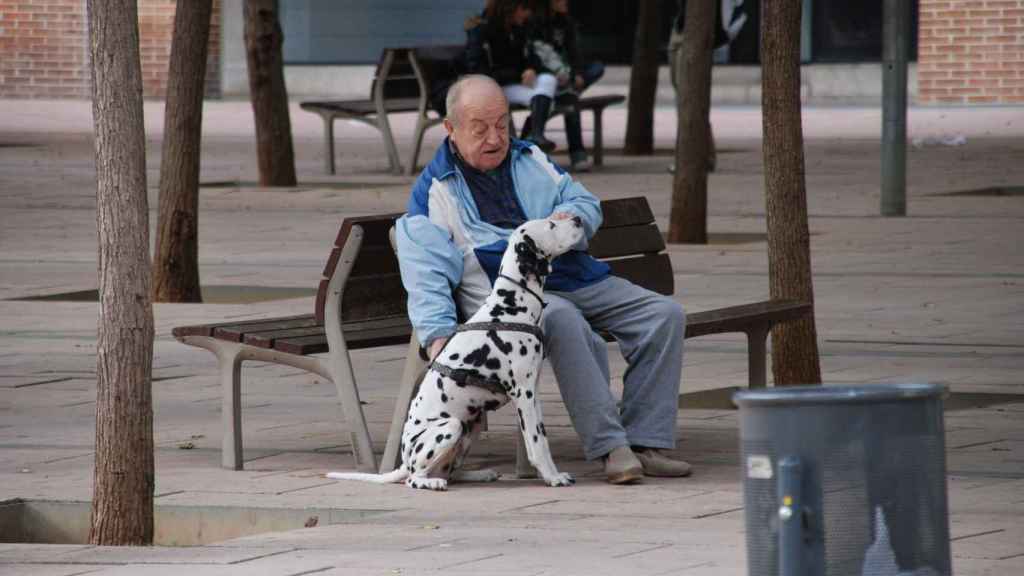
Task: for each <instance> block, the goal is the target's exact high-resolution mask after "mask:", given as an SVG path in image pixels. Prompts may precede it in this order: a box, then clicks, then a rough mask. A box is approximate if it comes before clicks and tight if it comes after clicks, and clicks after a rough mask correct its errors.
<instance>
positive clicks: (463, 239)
mask: <svg viewBox="0 0 1024 576" xmlns="http://www.w3.org/2000/svg"><path fill="white" fill-rule="evenodd" d="M447 110H448V116H447V118H446V119H445V120H444V126H445V129H446V130H447V131H448V137H447V138H446V139H445V141H444V143H443V144H442V145H441V147H440V148H439V149H438V151H437V153H436V154H435V155H434V159H433V160H432V161H431V162H430V165H429V166H427V167H426V168H425V169H424V170H423V173H422V174H420V177H419V179H417V181H416V184H415V185H414V186H413V190H412V197H411V198H410V200H409V205H408V212H407V214H406V215H405V216H403V217H402V218H401V219H399V221H398V223H397V227H396V228H397V240H398V253H399V263H400V266H401V271H402V281H403V283H404V284H405V287H406V290H407V291H408V292H409V317H410V319H411V321H412V324H413V326H414V327H415V328H416V332H417V334H418V336H419V339H420V344H422V345H423V346H424V347H425V348H426V349H427V350H428V351H429V353H430V356H431V358H433V357H434V356H435V355H436V354H437V353H438V352H439V351H440V350H441V348H442V347H443V346H444V343H445V342H446V341H447V339H448V337H449V336H451V335H452V334H453V333H454V332H455V327H456V324H457V322H458V319H459V318H467V317H469V316H470V315H471V314H472V313H473V312H474V311H476V309H477V308H478V307H479V306H480V305H481V304H482V303H483V301H484V299H485V298H486V297H487V295H488V294H489V293H490V291H491V283H492V282H493V281H494V279H495V277H496V275H497V268H498V265H499V263H500V260H501V257H502V254H503V253H504V251H505V247H506V245H507V244H506V241H507V239H508V236H509V234H510V233H511V232H512V231H513V230H514V229H515V228H516V226H518V225H519V224H522V223H523V222H525V221H526V220H530V219H535V218H546V217H552V218H571V217H574V216H579V217H580V218H581V219H582V222H583V224H584V227H585V229H586V237H587V238H590V237H591V236H593V234H594V232H595V231H596V230H597V228H598V227H599V226H600V225H601V209H600V203H599V202H598V200H597V198H595V197H594V196H593V195H592V194H591V193H590V192H588V191H587V189H586V188H584V187H583V186H582V185H581V184H580V183H579V182H575V181H573V179H572V178H571V177H570V176H569V175H568V174H566V173H565V172H564V171H562V170H561V169H560V168H559V167H558V166H556V165H555V164H554V163H552V162H551V160H550V159H549V158H548V157H547V156H546V155H545V154H544V153H543V152H542V151H541V150H540V149H539V148H538V147H537V146H536V145H533V144H532V143H530V142H525V141H519V140H510V138H509V133H508V128H509V109H508V102H507V101H506V100H505V96H504V94H503V93H502V89H501V87H500V86H498V84H496V83H495V82H494V81H493V80H491V79H490V78H488V77H486V76H476V75H474V76H466V77H463V78H461V79H460V80H459V81H458V82H456V83H455V84H454V85H453V86H452V87H451V89H450V90H449V91H448V96H447ZM577 248H578V249H577V250H574V251H571V252H569V253H567V254H565V255H563V256H561V257H559V258H558V259H556V260H555V262H554V263H553V265H552V271H551V274H550V276H548V279H547V284H546V288H545V292H544V300H545V303H546V308H545V311H544V319H543V323H544V325H543V328H544V332H545V335H546V339H547V342H546V344H547V351H548V356H549V360H550V362H551V366H552V368H553V369H554V373H555V377H556V379H557V380H558V386H559V389H560V390H561V393H562V398H563V400H564V401H565V405H566V407H567V408H568V411H569V415H570V417H571V418H572V422H573V426H574V427H575V428H576V431H577V433H578V434H579V435H580V437H581V438H582V440H583V450H584V454H585V456H586V458H587V459H588V460H596V459H599V458H603V459H604V466H605V472H606V474H607V478H608V481H609V482H611V483H613V484H624V483H630V482H635V481H638V480H640V479H641V478H642V477H643V475H649V476H686V475H688V474H689V473H690V466H689V464H687V463H686V462H683V461H680V460H674V459H671V458H669V457H668V456H667V455H666V454H665V453H663V452H662V450H664V449H671V448H673V447H674V446H675V435H676V412H677V403H678V395H679V381H680V372H681V369H682V360H683V335H684V328H685V313H684V312H683V308H682V307H681V306H680V305H679V304H678V303H676V302H675V301H674V300H672V299H671V298H666V297H664V296H662V295H660V294H656V293H654V292H651V291H648V290H646V289H644V288H641V287H639V286H636V285H635V284H632V283H630V282H628V281H626V280H623V279H621V278H618V277H615V276H612V275H610V274H609V269H608V266H607V265H606V264H604V263H602V262H600V261H598V260H595V259H594V258H592V257H591V256H590V255H589V254H587V253H586V251H585V249H586V247H585V246H579V247H577ZM595 330H607V331H609V332H610V333H611V334H613V335H614V336H615V338H616V340H617V341H618V342H619V346H620V348H621V350H622V353H623V356H624V357H625V359H626V361H627V362H628V364H629V368H628V369H627V370H626V374H625V377H624V380H625V382H624V384H625V385H624V393H623V397H622V406H621V409H620V407H619V405H618V403H617V401H616V398H615V397H614V396H613V394H612V392H611V390H610V386H609V370H608V357H607V345H606V344H605V342H604V340H603V339H602V338H601V337H600V336H599V335H598V334H596V333H595Z"/></svg>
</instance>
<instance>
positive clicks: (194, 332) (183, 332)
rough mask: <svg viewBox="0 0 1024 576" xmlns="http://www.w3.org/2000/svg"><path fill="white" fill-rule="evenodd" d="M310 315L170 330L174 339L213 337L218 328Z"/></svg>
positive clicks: (308, 315) (302, 315)
mask: <svg viewBox="0 0 1024 576" xmlns="http://www.w3.org/2000/svg"><path fill="white" fill-rule="evenodd" d="M312 317H313V315H312V314H300V315H298V316H281V317H278V318H269V319H268V318H258V319H255V320H239V321H238V322H218V323H216V324H196V325H193V326H177V327H175V328H174V329H172V330H171V335H173V336H174V337H175V338H184V337H185V336H213V331H214V329H215V328H217V327H220V326H251V325H254V324H263V323H265V322H287V321H289V320H299V319H303V318H312Z"/></svg>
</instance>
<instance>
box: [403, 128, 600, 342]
mask: <svg viewBox="0 0 1024 576" xmlns="http://www.w3.org/2000/svg"><path fill="white" fill-rule="evenodd" d="M509 154H510V155H511V158H510V170H511V173H512V182H513V185H514V188H515V191H516V198H517V199H518V200H519V205H520V206H521V207H522V208H523V212H524V213H525V214H526V218H527V219H530V220H532V219H535V218H546V217H548V216H550V215H551V214H552V213H554V212H568V213H571V214H573V215H576V216H579V217H580V218H581V219H582V221H583V226H584V229H585V231H586V235H585V239H584V240H583V241H582V242H581V243H580V244H581V245H579V246H576V247H575V249H574V250H573V251H570V252H568V253H566V254H563V255H562V256H560V257H558V258H557V259H555V261H554V262H553V263H552V266H551V269H552V270H551V274H550V275H549V276H548V279H547V283H546V289H548V290H559V291H565V292H571V291H573V290H576V289H578V288H581V287H583V286H587V285H590V284H593V283H595V282H598V281H600V280H603V279H604V278H605V277H607V276H608V271H609V268H608V265H607V264H605V263H603V262H600V261H598V260H595V259H594V258H592V257H591V256H590V255H589V254H587V253H586V242H587V239H589V238H590V237H591V236H593V235H594V232H596V231H597V229H598V227H600V226H601V205H600V202H599V201H598V199H597V198H596V197H594V195H593V194H591V193H590V192H589V191H587V189H586V188H584V187H583V185H582V184H580V183H579V182H576V181H574V180H573V179H572V177H571V176H569V175H568V174H567V173H565V171H563V170H562V169H561V168H559V167H558V166H556V165H555V164H554V163H553V162H551V160H549V159H548V157H547V156H546V155H545V154H544V153H543V152H541V151H540V149H539V148H537V147H536V146H533V145H532V144H531V143H530V142H524V141H521V140H512V142H511V144H510V146H509ZM395 233H396V240H397V244H398V254H399V267H400V269H401V272H402V283H403V284H404V285H405V289H406V291H407V292H408V293H409V302H408V310H409V319H410V320H411V322H412V325H413V328H415V329H416V333H417V335H418V338H419V341H420V344H422V345H424V346H426V345H427V344H428V343H429V342H430V341H432V340H434V339H436V338H440V337H446V336H450V335H451V334H453V333H454V332H455V326H456V324H457V323H458V317H459V315H458V313H457V310H456V301H457V305H458V310H461V311H462V312H463V317H468V316H469V315H472V314H473V312H475V311H476V310H477V308H479V307H480V305H482V304H483V302H484V299H486V298H487V295H488V294H490V292H491V285H492V283H493V281H494V278H495V277H497V273H498V266H499V265H500V263H501V257H502V255H503V254H504V253H505V247H506V246H507V244H508V237H509V235H510V234H511V233H512V230H507V229H503V228H498V227H496V226H492V225H491V224H488V223H486V222H484V221H482V220H481V219H480V213H479V211H478V210H477V206H476V202H475V201H474V199H473V194H472V193H471V192H470V190H469V187H468V186H467V184H466V179H465V178H464V177H463V174H462V172H461V170H460V168H459V166H458V164H457V161H456V158H455V157H454V155H453V154H452V151H451V149H450V146H449V144H448V140H447V139H445V141H444V143H443V144H442V145H441V146H440V147H439V148H438V150H437V153H436V154H435V155H434V159H433V160H431V162H430V164H429V165H428V166H427V167H426V168H425V169H424V170H423V173H422V174H420V177H419V178H418V179H417V180H416V183H415V184H414V185H413V188H412V196H411V197H410V198H409V205H408V207H407V212H406V214H405V215H404V216H402V217H401V218H399V219H398V222H397V223H396V226H395Z"/></svg>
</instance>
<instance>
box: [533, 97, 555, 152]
mask: <svg viewBox="0 0 1024 576" xmlns="http://www.w3.org/2000/svg"><path fill="white" fill-rule="evenodd" d="M550 113H551V98H548V97H547V96H534V97H533V98H531V99H530V135H529V136H528V137H527V140H532V141H533V143H534V144H536V145H537V146H538V147H539V148H540V149H541V150H543V151H545V152H551V151H552V150H554V149H555V143H554V142H552V141H551V140H548V139H547V138H545V137H544V125H545V124H547V123H548V115H549V114H550Z"/></svg>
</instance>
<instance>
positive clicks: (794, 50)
mask: <svg viewBox="0 0 1024 576" xmlns="http://www.w3.org/2000/svg"><path fill="white" fill-rule="evenodd" d="M761 9H762V14H761V66H762V74H761V78H762V82H763V84H762V90H761V94H762V95H761V108H762V114H763V122H764V144H763V146H764V175H765V196H766V203H767V214H768V272H769V282H770V290H771V296H772V298H783V299H794V300H804V301H807V302H810V303H811V304H812V313H811V315H810V316H809V317H808V318H806V319H804V320H800V321H798V322H787V323H783V324H780V325H778V326H776V327H775V328H774V329H773V330H772V376H773V377H774V379H775V384H776V385H787V384H820V383H821V367H820V365H819V359H818V337H817V331H816V329H815V326H814V314H813V304H814V287H813V283H812V279H811V242H810V232H809V230H808V225H807V189H806V185H805V181H804V137H803V128H802V126H801V114H800V13H801V0H773V1H772V2H764V3H762V7H761Z"/></svg>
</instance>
